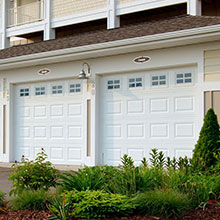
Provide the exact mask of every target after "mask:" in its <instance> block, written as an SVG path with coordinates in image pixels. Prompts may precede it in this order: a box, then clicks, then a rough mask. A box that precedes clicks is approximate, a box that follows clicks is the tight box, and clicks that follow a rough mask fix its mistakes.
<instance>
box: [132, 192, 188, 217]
mask: <svg viewBox="0 0 220 220" xmlns="http://www.w3.org/2000/svg"><path fill="white" fill-rule="evenodd" d="M133 202H134V204H136V213H137V214H144V215H148V216H160V217H161V216H162V217H165V218H169V217H180V216H182V215H183V214H184V212H185V211H187V210H188V209H190V200H189V199H188V197H187V196H186V195H184V194H182V193H179V192H177V191H174V190H170V189H169V190H159V189H158V190H154V191H153V190H152V191H146V192H144V193H140V194H138V195H137V196H136V197H135V198H134V200H133Z"/></svg>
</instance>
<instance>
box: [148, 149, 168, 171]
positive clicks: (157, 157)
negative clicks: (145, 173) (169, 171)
mask: <svg viewBox="0 0 220 220" xmlns="http://www.w3.org/2000/svg"><path fill="white" fill-rule="evenodd" d="M150 156H151V158H150V162H151V165H152V167H153V168H159V169H162V168H163V167H164V165H165V157H164V153H163V152H162V151H160V152H159V153H158V151H157V149H156V148H154V149H152V151H151V153H150Z"/></svg>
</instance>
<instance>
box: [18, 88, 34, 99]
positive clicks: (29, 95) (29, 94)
mask: <svg viewBox="0 0 220 220" xmlns="http://www.w3.org/2000/svg"><path fill="white" fill-rule="evenodd" d="M21 89H24V90H25V89H29V90H28V96H25V95H24V96H21ZM18 91H19V94H18V95H19V97H20V98H30V97H31V87H30V86H24V87H20V88H19V89H18ZM23 93H24V94H25V91H24V92H23Z"/></svg>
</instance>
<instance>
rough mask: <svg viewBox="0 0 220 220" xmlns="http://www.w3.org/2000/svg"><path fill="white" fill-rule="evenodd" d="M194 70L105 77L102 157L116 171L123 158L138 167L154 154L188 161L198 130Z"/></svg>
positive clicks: (185, 69) (102, 84) (102, 105)
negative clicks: (160, 153)
mask: <svg viewBox="0 0 220 220" xmlns="http://www.w3.org/2000/svg"><path fill="white" fill-rule="evenodd" d="M196 84H197V76H196V74H195V71H194V68H183V69H173V70H163V71H162V70H160V71H151V72H145V73H135V74H123V75H111V76H103V77H102V78H101V84H100V85H101V96H100V97H101V105H100V107H101V112H102V114H101V116H100V117H101V118H100V132H101V140H100V145H101V147H102V152H101V155H100V158H101V161H102V163H105V164H112V165H118V164H119V163H120V158H121V157H122V156H123V155H124V154H128V155H130V156H132V157H133V159H134V160H135V162H136V163H139V162H140V160H141V159H142V158H143V157H147V158H149V153H150V151H151V149H152V148H157V149H159V150H161V151H163V152H164V153H165V155H167V156H168V155H169V156H171V157H173V156H176V157H179V156H189V157H190V156H191V154H192V150H193V148H194V145H195V143H196V139H197V136H198V130H199V120H200V119H199V117H200V116H199V115H200V113H199V110H200V109H199V107H198V106H199V102H198V100H199V99H198V94H199V91H198V89H197V87H196Z"/></svg>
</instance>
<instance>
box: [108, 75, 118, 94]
mask: <svg viewBox="0 0 220 220" xmlns="http://www.w3.org/2000/svg"><path fill="white" fill-rule="evenodd" d="M115 80H119V86H120V87H119V88H117V89H115V88H113V89H108V86H109V84H108V82H109V81H115ZM112 85H113V86H114V83H113V84H112ZM116 85H118V84H116ZM121 89H122V79H121V78H117V77H114V76H113V77H111V78H108V79H106V83H105V90H106V91H107V92H117V91H121Z"/></svg>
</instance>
